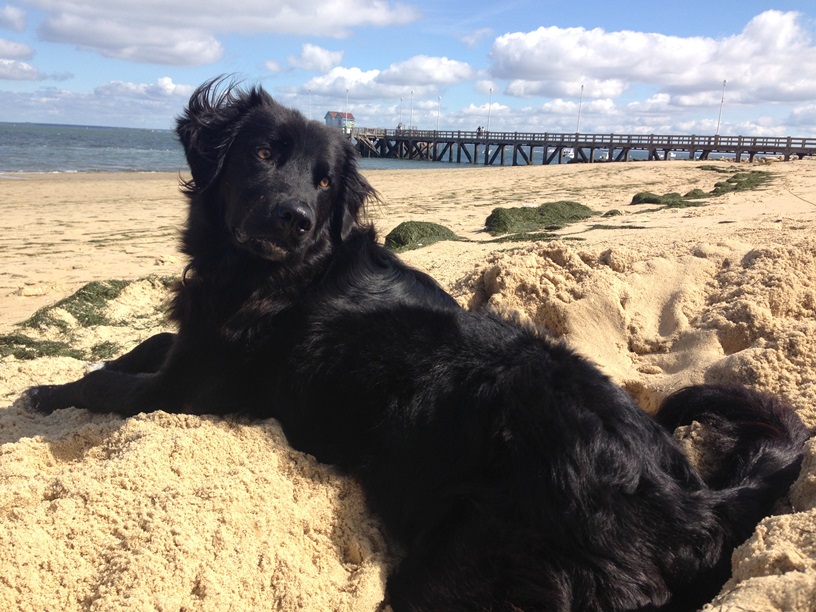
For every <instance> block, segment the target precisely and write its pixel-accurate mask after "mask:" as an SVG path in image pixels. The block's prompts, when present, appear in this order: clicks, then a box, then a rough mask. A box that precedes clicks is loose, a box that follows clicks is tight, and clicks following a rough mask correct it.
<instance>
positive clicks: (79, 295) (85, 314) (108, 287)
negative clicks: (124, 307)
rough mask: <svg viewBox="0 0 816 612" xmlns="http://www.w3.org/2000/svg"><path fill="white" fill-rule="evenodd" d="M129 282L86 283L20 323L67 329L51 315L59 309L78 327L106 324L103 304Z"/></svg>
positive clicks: (64, 323)
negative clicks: (71, 293)
mask: <svg viewBox="0 0 816 612" xmlns="http://www.w3.org/2000/svg"><path fill="white" fill-rule="evenodd" d="M131 282H132V281H125V280H109V281H93V282H91V283H88V284H87V285H84V286H83V287H81V288H80V289H79V290H78V291H77V292H76V293H74V294H73V295H70V296H68V297H67V298H65V299H64V300H60V301H59V302H57V303H56V304H54V305H52V306H47V307H46V308H42V309H40V310H38V311H37V312H35V313H34V314H33V315H32V316H31V318H30V319H28V320H27V321H24V322H23V324H22V326H23V327H35V328H42V327H56V328H58V329H61V330H62V331H67V329H68V324H67V323H66V322H65V321H63V320H61V319H59V318H58V317H55V316H54V314H53V313H54V310H56V309H58V308H59V309H62V310H64V311H65V312H67V313H69V314H70V315H71V316H72V317H74V318H75V319H76V320H77V323H79V325H80V327H91V326H94V325H106V324H108V320H107V318H106V317H105V315H104V314H103V312H104V309H105V305H106V304H107V303H108V302H109V301H111V300H113V299H116V298H117V297H119V294H120V293H122V290H123V289H124V288H125V287H127V286H128V285H129V284H130V283H131Z"/></svg>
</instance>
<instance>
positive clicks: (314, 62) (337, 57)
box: [289, 43, 343, 72]
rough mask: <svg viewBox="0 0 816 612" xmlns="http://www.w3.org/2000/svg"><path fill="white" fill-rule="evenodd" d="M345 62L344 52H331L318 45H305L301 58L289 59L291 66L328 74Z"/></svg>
mask: <svg viewBox="0 0 816 612" xmlns="http://www.w3.org/2000/svg"><path fill="white" fill-rule="evenodd" d="M342 61H343V52H342V51H329V50H328V49H324V48H322V47H318V46H317V45H312V44H309V43H306V44H304V45H303V47H302V49H301V52H300V56H299V57H292V56H290V57H289V65H290V66H294V67H295V68H303V69H304V70H314V71H315V72H328V71H329V70H331V69H332V68H334V67H335V66H337V65H338V64H339V63H340V62H342Z"/></svg>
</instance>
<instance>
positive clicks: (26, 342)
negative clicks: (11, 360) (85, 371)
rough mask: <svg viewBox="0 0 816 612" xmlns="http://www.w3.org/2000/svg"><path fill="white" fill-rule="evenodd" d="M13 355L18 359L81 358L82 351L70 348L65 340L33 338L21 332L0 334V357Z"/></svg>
mask: <svg viewBox="0 0 816 612" xmlns="http://www.w3.org/2000/svg"><path fill="white" fill-rule="evenodd" d="M8 356H13V357H15V358H16V359H20V360H30V359H38V358H40V357H73V358H74V359H82V358H83V356H84V355H83V354H82V351H80V350H78V349H73V348H71V347H70V346H69V345H68V344H67V343H65V342H59V341H55V340H35V339H34V338H29V337H28V336H25V335H23V334H10V335H6V336H0V357H8Z"/></svg>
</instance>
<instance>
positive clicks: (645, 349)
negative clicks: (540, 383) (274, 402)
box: [0, 160, 816, 612]
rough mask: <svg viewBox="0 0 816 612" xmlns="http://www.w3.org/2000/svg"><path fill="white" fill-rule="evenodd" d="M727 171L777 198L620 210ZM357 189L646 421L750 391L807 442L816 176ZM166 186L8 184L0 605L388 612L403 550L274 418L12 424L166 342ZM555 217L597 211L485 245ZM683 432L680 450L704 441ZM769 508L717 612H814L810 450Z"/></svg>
mask: <svg viewBox="0 0 816 612" xmlns="http://www.w3.org/2000/svg"><path fill="white" fill-rule="evenodd" d="M738 172H767V173H770V175H769V178H770V180H769V182H767V183H765V184H763V185H761V186H760V187H758V188H756V189H751V190H746V191H735V192H730V193H726V194H724V195H718V196H716V197H710V198H706V199H705V200H704V201H702V204H701V205H696V206H689V207H665V206H662V205H657V204H637V205H633V204H631V202H632V198H633V196H634V195H635V194H637V193H640V192H645V191H648V192H653V193H655V194H667V193H672V192H678V193H680V194H685V193H687V192H689V191H691V190H694V189H701V190H703V191H705V192H709V191H711V190H712V189H713V188H714V186H715V183H717V182H718V181H723V180H725V179H726V178H728V177H729V176H733V175H734V174H736V173H738ZM366 176H367V177H368V179H369V180H370V182H371V183H372V184H373V185H374V187H375V188H376V189H377V190H378V191H379V193H380V195H381V202H379V203H376V204H374V205H373V206H372V207H371V209H370V210H369V212H368V216H369V218H370V219H371V220H372V221H373V222H374V224H375V225H376V227H377V228H378V230H379V232H380V235H381V236H382V237H384V236H385V235H386V234H387V233H388V232H389V231H391V230H392V229H393V228H394V227H396V226H397V225H398V224H400V223H401V222H403V221H431V222H434V223H439V224H442V225H444V226H446V227H448V228H449V229H451V230H452V231H453V232H454V233H455V234H456V235H457V236H459V237H460V238H461V239H462V240H460V241H444V242H437V243H435V244H432V245H429V246H425V247H422V248H419V249H415V250H410V251H406V252H405V253H404V254H403V255H402V257H403V259H405V260H406V261H407V262H409V263H411V264H412V265H414V266H416V267H418V268H421V269H423V270H425V271H427V272H428V273H430V274H431V275H432V276H434V277H435V278H436V279H437V280H438V281H439V282H440V283H441V284H442V285H443V286H444V287H445V288H446V289H448V290H449V291H450V292H451V293H452V295H453V296H454V297H455V298H456V299H457V300H459V301H460V303H461V304H462V305H463V306H465V307H467V308H471V309H477V310H492V311H494V312H497V313H500V314H501V315H503V316H506V317H510V318H513V319H516V320H519V321H523V322H525V323H528V324H532V325H535V326H537V327H540V328H541V329H543V330H546V331H547V332H549V333H551V334H554V335H555V336H558V337H561V338H563V339H564V340H565V341H566V342H567V343H569V344H570V345H571V346H573V347H574V348H575V349H576V350H578V351H579V352H581V353H582V354H584V355H586V356H587V357H589V358H590V359H592V360H593V361H595V362H596V363H597V364H598V365H599V366H600V367H601V368H602V369H603V370H604V371H605V372H606V373H608V374H609V375H610V376H611V377H612V378H613V380H615V381H616V382H617V383H618V384H620V385H621V386H622V387H624V388H626V389H627V390H628V391H629V392H630V393H632V395H633V396H634V397H635V398H636V400H637V401H638V402H639V404H640V405H641V406H642V407H643V408H644V410H652V409H654V408H655V407H656V405H657V403H658V402H659V401H660V400H661V399H662V398H663V397H665V396H666V395H667V394H668V393H670V392H671V391H673V390H675V389H677V388H679V387H681V386H683V385H686V384H691V383H700V382H718V381H724V382H741V383H744V384H747V385H750V386H753V387H755V388H758V389H763V390H767V391H771V392H773V393H777V394H779V395H781V396H782V397H784V398H785V399H786V400H787V401H788V402H790V403H791V404H792V405H793V406H794V407H795V408H796V409H797V410H798V412H799V414H800V415H801V417H802V419H803V420H804V421H805V422H806V424H807V425H808V426H809V427H810V428H811V430H812V431H814V430H816V233H815V232H814V230H816V160H795V161H790V162H763V163H755V164H747V163H742V164H735V163H733V162H729V161H713V162H692V161H670V162H629V163H607V164H593V165H584V164H575V165H563V166H535V167H489V168H485V167H462V168H455V169H450V168H445V169H438V170H437V169H431V170H394V171H391V170H377V171H368V172H366ZM178 182H179V177H178V176H176V175H171V174H136V173H133V174H124V173H123V174H96V175H92V174H88V175H86V174H53V175H3V176H0V253H1V254H2V257H0V335H2V336H0V355H1V356H0V609H4V610H11V609H19V610H44V609H63V610H88V609H90V610H97V609H98V610H133V609H156V610H181V609H184V610H212V611H216V610H225V609H236V610H250V609H265V610H268V609H277V610H347V611H355V612H356V611H364V610H372V611H374V610H377V609H378V605H379V604H380V602H381V601H382V597H383V589H384V581H385V577H386V575H387V572H388V569H389V567H391V565H392V564H393V563H395V560H396V559H398V557H399V551H398V550H396V549H395V548H394V547H393V546H391V545H390V543H389V541H388V539H387V538H386V537H385V535H384V533H383V532H382V530H381V528H380V525H379V524H378V522H377V520H376V519H375V518H374V517H373V516H371V515H370V514H369V513H368V512H367V510H366V508H365V504H364V502H363V498H362V495H361V492H360V490H359V488H358V486H357V485H356V484H355V483H354V482H353V481H352V480H350V479H347V478H344V477H342V476H340V475H339V474H337V473H336V472H335V471H334V470H332V469H331V468H330V467H327V466H323V465H320V464H318V463H317V462H316V461H315V460H314V459H313V458H311V457H309V456H307V455H303V454H301V453H298V452H295V451H293V450H292V449H290V448H289V447H288V446H287V444H286V441H285V438H284V437H283V435H282V433H281V431H280V429H279V427H278V426H277V424H276V423H275V422H274V421H272V420H270V421H264V422H261V423H257V422H248V421H242V420H239V419H237V418H213V417H194V416H188V415H170V414H166V413H162V412H157V413H149V414H142V415H139V416H137V417H134V418H131V419H120V418H117V417H112V416H107V415H91V414H89V413H87V412H86V411H84V410H77V409H68V410H64V411H60V412H58V413H57V414H53V415H50V416H38V415H31V414H29V413H27V412H26V411H25V409H24V406H23V402H22V400H20V393H21V392H22V391H23V390H24V389H26V388H27V387H28V386H30V385H33V384H42V383H58V382H65V381H68V380H71V379H74V378H76V377H78V376H80V375H81V374H82V373H83V371H84V369H85V367H86V366H87V363H88V362H89V361H93V360H94V358H105V357H106V356H111V355H115V354H117V353H118V352H122V351H124V350H127V349H128V348H130V347H132V346H133V345H134V344H135V343H136V342H138V341H140V340H142V339H144V338H146V337H148V336H150V335H152V334H153V333H156V332H157V331H160V330H164V329H168V327H167V324H166V322H165V321H164V318H163V309H164V305H165V302H166V299H167V297H168V291H167V284H168V279H171V278H173V277H178V276H179V275H180V274H181V272H182V269H183V268H184V265H185V258H184V256H183V255H182V254H180V253H179V251H178V232H179V229H180V228H181V226H182V225H183V223H184V221H185V218H186V201H185V199H184V198H183V197H182V195H181V194H180V193H179V190H178ZM559 200H571V201H575V202H579V203H581V204H583V205H585V206H588V207H589V208H591V209H592V210H593V211H595V213H596V214H595V215H593V216H592V217H590V218H589V219H585V220H583V221H580V222H578V223H574V224H570V225H567V226H565V227H563V228H561V229H558V230H554V233H555V234H556V237H555V238H554V239H549V238H548V239H547V240H543V241H532V240H529V239H521V240H518V241H512V242H497V241H495V240H494V237H493V236H491V235H490V234H488V233H487V232H486V231H485V230H484V226H485V220H486V218H487V216H488V215H489V214H490V213H491V211H492V210H493V209H494V208H496V207H505V208H507V207H522V206H534V205H540V204H543V203H545V202H552V201H559ZM112 279H116V280H119V281H132V282H127V283H116V284H114V285H110V284H106V285H105V287H106V288H109V289H111V292H110V299H108V300H107V301H106V302H105V303H104V304H103V306H101V307H100V308H101V310H100V311H99V312H96V313H95V314H96V318H95V319H93V320H91V319H88V320H85V319H83V318H82V316H80V315H79V314H77V311H76V310H72V309H71V308H69V307H68V306H67V305H65V306H62V307H59V308H51V309H50V310H48V311H47V312H46V314H47V316H45V315H44V314H43V313H42V312H41V313H40V314H39V315H38V316H37V317H36V318H35V319H34V321H33V322H32V321H30V322H29V323H28V324H27V325H21V324H22V323H23V322H24V321H26V320H29V318H30V317H32V315H35V313H37V312H38V311H39V310H40V309H43V308H48V307H49V306H51V305H53V304H55V303H57V302H59V301H60V300H63V299H64V298H66V297H68V296H70V295H72V294H73V293H74V292H75V291H76V290H77V289H79V288H80V287H82V286H84V285H86V284H87V283H89V282H92V281H110V280H112ZM20 336H25V338H26V339H25V340H21V339H20ZM26 343H28V344H26ZM55 343H56V345H59V346H58V348H59V347H62V348H60V350H55V351H51V349H53V347H54V346H55ZM20 345H26V346H28V349H30V350H28V349H27V350H28V353H26V352H25V351H17V352H14V351H13V350H11V349H12V348H14V347H18V348H19V346H20ZM49 347H50V348H49ZM6 349H7V350H6ZM63 349H65V350H63ZM67 349H70V350H67ZM49 351H51V352H49ZM71 351H73V352H71ZM31 357H34V358H31ZM677 436H678V437H679V438H680V439H681V440H682V441H684V443H688V444H689V445H692V444H693V439H694V432H693V431H691V430H689V431H682V432H678V433H677ZM777 510H778V514H777V515H776V516H773V517H769V518H767V519H765V520H764V521H763V522H762V523H760V525H759V526H758V527H757V529H756V531H755V533H754V535H753V536H752V537H751V538H750V539H749V540H748V541H747V542H746V543H745V544H743V545H742V546H741V547H739V548H738V549H737V551H736V552H735V554H734V557H733V577H732V579H731V580H730V581H729V582H728V583H727V584H726V585H725V587H724V588H723V591H722V593H721V594H720V596H719V597H718V598H717V599H716V600H715V601H714V602H712V603H711V604H710V605H709V606H708V607H707V608H708V609H711V610H756V611H770V610H778V611H780V612H782V611H785V612H788V611H795V612H799V611H801V612H805V611H808V610H810V611H813V610H816V607H814V603H813V602H814V601H816V439H811V440H810V442H809V445H808V447H807V450H806V459H805V465H804V466H803V469H802V474H801V475H800V477H799V479H798V481H797V482H796V484H795V485H794V487H793V488H792V490H791V493H790V495H789V498H788V499H785V500H782V501H781V502H780V504H779V505H778V508H777Z"/></svg>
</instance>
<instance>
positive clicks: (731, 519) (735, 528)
mask: <svg viewBox="0 0 816 612" xmlns="http://www.w3.org/2000/svg"><path fill="white" fill-rule="evenodd" d="M655 418H656V419H657V421H658V422H659V423H661V424H662V425H663V426H665V427H666V428H668V429H669V430H671V431H673V430H674V429H676V428H677V427H680V426H683V425H691V424H692V423H693V422H697V423H699V424H700V425H701V426H702V427H701V431H700V436H701V438H702V440H701V441H702V444H701V445H700V446H702V457H701V458H700V460H699V461H697V462H696V463H697V467H698V470H699V472H700V476H701V477H702V478H703V480H704V481H705V483H706V485H707V486H708V488H709V489H712V490H717V491H721V492H722V494H723V496H722V504H721V505H720V512H722V513H723V518H724V519H725V521H724V522H725V523H727V524H728V525H729V530H732V531H731V536H732V538H733V541H734V542H735V544H739V543H741V542H742V541H744V540H745V539H747V538H748V536H749V535H750V534H751V532H752V531H753V529H754V527H755V526H756V524H757V523H758V522H759V521H760V520H761V519H762V518H763V517H764V516H767V515H768V514H770V512H771V510H772V508H773V505H774V503H775V502H776V501H777V500H778V499H779V498H780V497H782V496H783V495H785V494H786V493H787V491H788V489H789V488H790V486H791V485H792V484H793V482H794V481H795V480H796V477H797V476H798V474H799V469H800V467H801V464H802V453H803V446H804V443H805V441H806V440H807V438H808V436H809V434H808V430H807V428H806V427H805V425H804V424H803V423H802V421H801V420H800V419H799V417H798V416H797V415H796V413H795V412H794V410H793V408H791V407H790V406H788V405H787V404H785V403H784V402H782V401H781V400H780V399H779V398H777V397H775V396H772V395H769V394H767V393H759V392H757V391H752V390H750V389H747V388H745V387H740V386H722V385H699V386H693V387H687V388H685V389H681V390H680V391H677V392H676V393H674V394H672V395H670V396H669V397H668V398H666V400H665V401H664V402H663V404H662V405H661V407H660V410H659V411H658V413H657V415H656V417H655ZM695 446H696V445H695Z"/></svg>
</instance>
